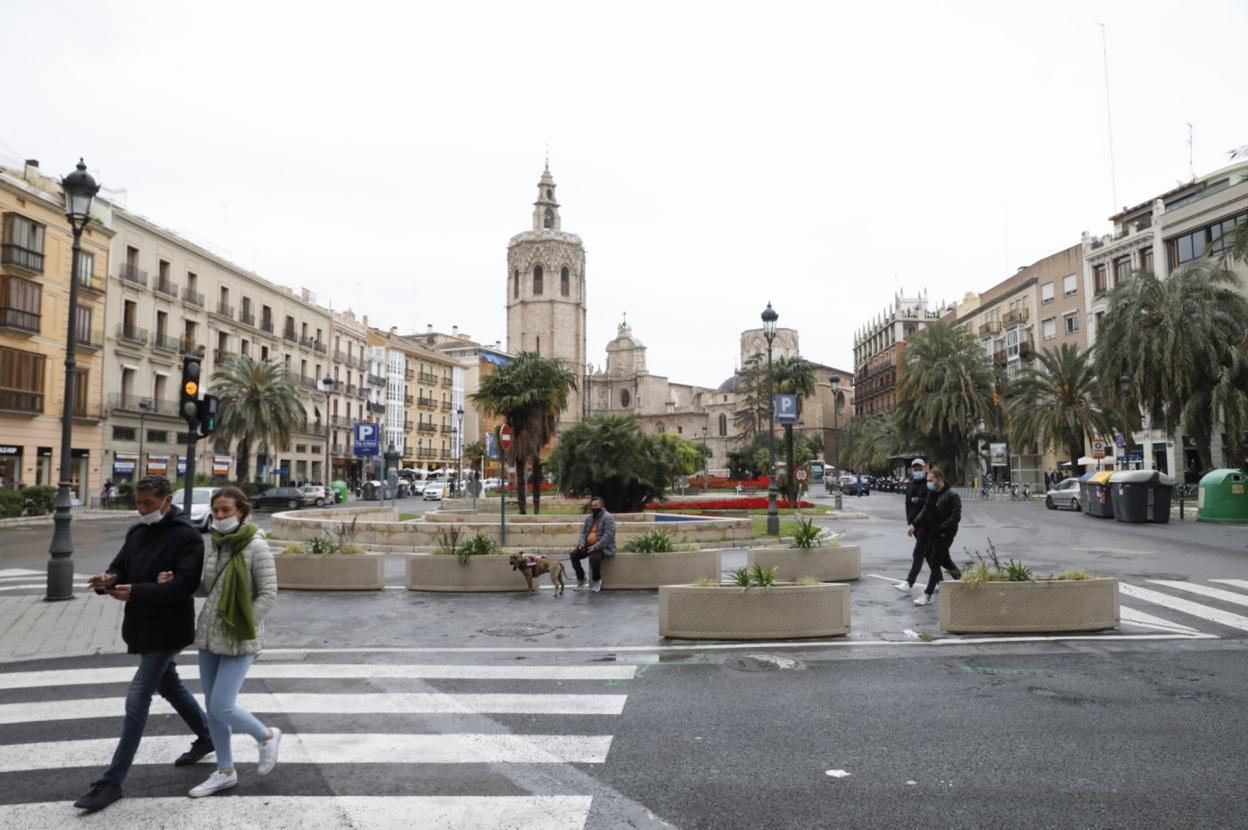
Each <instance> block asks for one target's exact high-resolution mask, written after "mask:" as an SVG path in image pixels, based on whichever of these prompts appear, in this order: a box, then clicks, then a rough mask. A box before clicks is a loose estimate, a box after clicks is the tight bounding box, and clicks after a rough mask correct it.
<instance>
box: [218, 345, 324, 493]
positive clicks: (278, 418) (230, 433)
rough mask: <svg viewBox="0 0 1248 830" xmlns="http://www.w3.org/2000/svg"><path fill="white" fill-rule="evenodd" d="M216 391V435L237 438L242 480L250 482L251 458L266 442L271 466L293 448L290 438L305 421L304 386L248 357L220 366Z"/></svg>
mask: <svg viewBox="0 0 1248 830" xmlns="http://www.w3.org/2000/svg"><path fill="white" fill-rule="evenodd" d="M212 393H213V394H214V395H216V396H217V397H218V398H220V400H221V405H220V410H219V412H218V414H217V432H216V434H217V435H218V436H220V438H221V440H223V441H226V442H227V443H228V442H230V441H233V440H235V439H237V441H238V448H237V456H238V457H237V461H238V468H237V469H238V478H239V480H240V481H246V480H247V478H248V473H249V472H250V471H249V469H248V458H249V456H250V455H251V451H252V449H253V448H255V447H257V446H258V445H260V444H264V446H265V448H266V454H267V456H268V458H269V462H270V463H272V461H273V457H274V456H275V455H276V454H277V453H278V452H284V451H286V450H288V449H290V439H291V436H292V435H293V434H294V433H295V431H296V430H298V429H300V428H302V427H303V426H304V425H305V424H306V423H307V418H308V415H307V412H306V410H305V409H304V406H303V388H302V387H301V386H299V384H298V383H296V382H295V381H294V379H293V378H292V377H291V376H290V375H289V374H287V372H286V369H285V367H284V366H282V365H281V364H279V363H278V362H277V361H260V360H253V359H252V358H251V357H249V356H247V355H242V356H240V357H236V358H232V359H230V360H227V361H224V362H222V363H220V364H218V365H217V368H216V370H215V371H214V372H213V373H212Z"/></svg>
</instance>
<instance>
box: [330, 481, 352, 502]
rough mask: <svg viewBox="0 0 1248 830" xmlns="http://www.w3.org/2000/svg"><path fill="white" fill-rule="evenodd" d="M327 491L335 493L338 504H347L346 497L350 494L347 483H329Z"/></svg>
mask: <svg viewBox="0 0 1248 830" xmlns="http://www.w3.org/2000/svg"><path fill="white" fill-rule="evenodd" d="M329 489H331V490H333V491H334V492H335V493H337V494H338V503H339V504H346V503H347V497H348V495H349V494H350V492H351V488H349V487H347V483H346V482H345V481H340V480H335V481H331V482H330V483H329Z"/></svg>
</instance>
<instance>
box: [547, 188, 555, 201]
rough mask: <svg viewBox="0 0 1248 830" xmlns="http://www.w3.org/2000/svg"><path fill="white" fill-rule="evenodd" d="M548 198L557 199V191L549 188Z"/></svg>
mask: <svg viewBox="0 0 1248 830" xmlns="http://www.w3.org/2000/svg"><path fill="white" fill-rule="evenodd" d="M546 198H547V199H553V198H555V191H553V190H551V189H550V188H549V187H548V188H546Z"/></svg>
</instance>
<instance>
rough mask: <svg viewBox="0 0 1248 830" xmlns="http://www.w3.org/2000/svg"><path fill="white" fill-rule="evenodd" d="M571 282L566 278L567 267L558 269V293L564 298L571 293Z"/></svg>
mask: <svg viewBox="0 0 1248 830" xmlns="http://www.w3.org/2000/svg"><path fill="white" fill-rule="evenodd" d="M571 282H572V280H571V279H570V278H569V276H568V266H566V265H565V266H563V268H561V269H559V293H560V294H561V295H562V296H564V297H566V296H568V294H569V293H570V292H571V286H570V283H571Z"/></svg>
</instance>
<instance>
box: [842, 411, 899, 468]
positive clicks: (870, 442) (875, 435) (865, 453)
mask: <svg viewBox="0 0 1248 830" xmlns="http://www.w3.org/2000/svg"><path fill="white" fill-rule="evenodd" d="M900 450H901V447H900V444H899V442H898V437H897V420H896V418H895V417H894V415H892V414H891V413H879V414H876V415H864V416H862V417H859V418H854V420H852V421H850V424H849V429H848V430H847V431H846V433H845V440H844V441H843V442H842V445H841V457H840V458H838V459H836V463H837V464H838V465H839V466H841V467H843V468H845V469H851V470H858V471H862V470H871V471H875V472H885V471H887V470H888V464H889V459H890V458H892V457H894V456H896V455H897V454H899V452H900Z"/></svg>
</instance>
